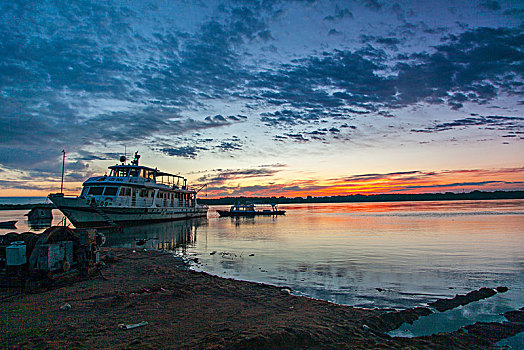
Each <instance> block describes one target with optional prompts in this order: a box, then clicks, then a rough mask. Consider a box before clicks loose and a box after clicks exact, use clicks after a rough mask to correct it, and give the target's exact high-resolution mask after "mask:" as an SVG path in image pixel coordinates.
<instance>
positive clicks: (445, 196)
mask: <svg viewBox="0 0 524 350" xmlns="http://www.w3.org/2000/svg"><path fill="white" fill-rule="evenodd" d="M497 199H524V191H494V192H484V191H472V192H465V193H453V192H446V193H420V194H404V193H399V194H370V195H362V194H355V195H349V196H329V197H311V196H308V197H306V198H304V197H294V198H287V197H223V198H214V199H205V198H199V199H198V202H199V203H201V204H208V205H226V204H229V205H231V204H236V203H241V204H246V203H254V204H269V203H271V204H300V203H362V202H423V201H457V200H497Z"/></svg>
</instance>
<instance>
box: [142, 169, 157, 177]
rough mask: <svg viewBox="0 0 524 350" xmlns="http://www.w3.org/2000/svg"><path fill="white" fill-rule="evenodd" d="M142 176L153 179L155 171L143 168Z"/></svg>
mask: <svg viewBox="0 0 524 350" xmlns="http://www.w3.org/2000/svg"><path fill="white" fill-rule="evenodd" d="M144 177H145V178H146V179H151V180H154V179H155V171H154V170H147V169H144Z"/></svg>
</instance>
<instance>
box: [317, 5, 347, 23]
mask: <svg viewBox="0 0 524 350" xmlns="http://www.w3.org/2000/svg"><path fill="white" fill-rule="evenodd" d="M344 18H350V19H353V13H352V12H351V11H349V10H348V9H347V8H343V9H341V8H340V7H338V5H336V7H335V13H334V14H333V15H329V16H326V17H324V20H325V21H335V20H341V19H344Z"/></svg>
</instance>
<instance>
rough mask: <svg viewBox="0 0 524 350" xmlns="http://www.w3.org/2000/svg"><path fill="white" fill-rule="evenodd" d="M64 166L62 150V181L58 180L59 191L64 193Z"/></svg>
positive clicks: (63, 151)
mask: <svg viewBox="0 0 524 350" xmlns="http://www.w3.org/2000/svg"><path fill="white" fill-rule="evenodd" d="M64 167H65V150H62V181H61V182H60V193H64Z"/></svg>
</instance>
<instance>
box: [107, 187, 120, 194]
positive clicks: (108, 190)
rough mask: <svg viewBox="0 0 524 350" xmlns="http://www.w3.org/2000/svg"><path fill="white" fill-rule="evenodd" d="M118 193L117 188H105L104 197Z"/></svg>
mask: <svg viewBox="0 0 524 350" xmlns="http://www.w3.org/2000/svg"><path fill="white" fill-rule="evenodd" d="M117 193H118V187H106V189H105V191H104V195H105V196H116V194H117Z"/></svg>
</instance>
